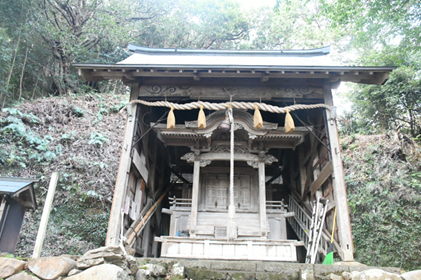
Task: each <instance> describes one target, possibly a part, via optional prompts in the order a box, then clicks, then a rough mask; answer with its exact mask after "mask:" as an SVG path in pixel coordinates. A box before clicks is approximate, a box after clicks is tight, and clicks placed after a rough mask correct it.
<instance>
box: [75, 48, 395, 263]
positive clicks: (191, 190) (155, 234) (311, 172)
mask: <svg viewBox="0 0 421 280" xmlns="http://www.w3.org/2000/svg"><path fill="white" fill-rule="evenodd" d="M129 48H130V49H131V50H132V51H133V52H134V53H133V55H132V56H130V57H128V58H127V59H126V60H124V61H122V62H120V63H117V64H110V65H109V64H107V65H106V64H76V65H75V67H76V68H78V70H79V74H80V75H81V76H82V78H83V79H84V80H85V81H103V80H107V79H122V81H123V82H124V84H125V85H127V86H129V87H130V88H131V94H130V100H128V101H130V103H129V104H128V106H127V114H128V118H127V122H126V128H125V133H124V140H123V144H122V154H121V158H120V165H119V170H118V175H117V180H116V186H115V192H114V198H113V205H112V209H111V214H110V221H109V226H108V232H107V239H106V244H107V245H117V244H119V243H120V242H124V243H125V244H126V247H127V248H132V249H133V250H132V253H133V254H136V255H138V256H147V257H159V256H161V257H175V258H177V257H178V258H204V259H228V260H235V259H236V260H269V261H293V262H295V261H298V262H304V261H305V259H306V257H305V256H306V250H307V249H308V248H309V246H310V243H313V242H315V241H310V239H311V238H310V234H311V231H312V229H311V216H312V210H313V206H314V203H315V199H316V198H321V199H324V200H325V201H328V203H327V209H326V214H325V218H324V220H323V221H322V225H321V229H320V230H321V233H320V236H321V238H320V241H319V242H320V245H318V250H317V252H318V253H317V254H318V256H317V257H318V258H319V259H322V258H323V256H324V255H325V254H326V252H327V250H328V247H329V244H330V242H331V234H332V227H333V219H334V211H332V210H334V209H335V208H336V210H337V218H336V225H337V227H336V229H335V230H334V231H333V232H334V239H333V245H334V250H335V252H336V253H337V254H338V256H339V257H340V258H341V259H342V260H344V261H352V260H353V244H352V234H351V226H350V219H349V211H348V205H347V198H346V186H345V182H344V174H343V167H342V161H341V153H340V146H339V141H338V131H337V124H336V114H335V108H334V107H332V106H333V101H332V89H334V88H336V87H338V85H339V84H340V82H341V81H349V82H355V83H364V84H383V83H384V82H385V81H386V80H387V78H388V76H389V73H390V72H391V71H392V70H393V68H391V67H347V66H340V65H336V64H335V63H333V62H331V61H329V58H328V54H329V52H330V48H329V47H325V48H321V49H314V50H290V51H222V50H186V49H154V48H143V47H138V46H134V45H130V46H129ZM157 101H161V103H156V102H157ZM148 102H149V103H148ZM154 102H155V103H154ZM206 102H207V103H208V107H206V106H203V104H205V103H206ZM231 102H239V103H242V104H243V105H244V106H246V105H247V106H248V105H250V104H254V105H253V106H255V105H256V104H257V107H259V106H260V107H259V108H260V112H259V114H261V118H262V120H263V121H262V123H261V125H259V126H256V120H255V116H256V115H255V116H253V114H256V112H255V110H253V109H250V106H249V107H247V108H246V107H241V106H243V105H241V106H240V105H238V106H237V107H235V106H234V105H231V106H230V104H234V103H231ZM171 104H173V105H174V106H173V105H171ZM189 104H196V105H195V106H193V105H192V106H193V107H189V106H190V105H189ZM209 104H210V105H209ZM212 104H219V106H222V107H221V108H220V109H218V110H212V108H214V107H212V106H211V105H212ZM221 104H225V105H221ZM315 104H318V105H320V106H319V107H317V106H313V107H311V106H310V105H315ZM199 105H200V108H199ZM297 105H302V106H301V107H300V106H297ZM180 106H184V107H183V108H187V107H189V108H190V109H188V110H184V109H181V107H180ZM294 106H295V107H294ZM174 107H176V108H175V109H174ZM203 107H204V109H203ZM298 107H300V108H301V109H297V108H298ZM315 107H316V108H315ZM170 108H173V109H174V110H171V111H170ZM177 108H179V109H177ZM201 108H202V109H201ZM206 108H208V109H206ZM265 108H269V109H265ZM270 108H272V109H270ZM273 108H275V109H276V110H274V109H273ZM285 108H290V109H291V108H292V109H291V112H290V113H291V117H292V119H293V121H294V124H295V129H294V130H293V131H292V132H286V131H285V128H284V123H285V119H286V114H285V113H287V114H289V112H287V111H288V110H285ZM200 110H204V111H203V112H204V114H205V120H202V124H201V125H202V126H201V128H199V126H200V125H199V124H198V114H199V115H200ZM169 111H170V112H169ZM228 111H229V112H228ZM279 112H282V113H279ZM168 114H174V116H175V125H173V126H171V125H169V124H167V123H166V122H165V119H167V118H168V119H170V118H173V116H172V115H171V116H169V115H168ZM228 117H229V118H228ZM199 119H200V117H199ZM227 119H229V120H230V121H229V122H228V124H229V127H228V130H227V129H226V128H225V129H224V128H223V127H222V126H221V123H223V122H224V121H227ZM231 120H232V121H231ZM231 131H232V132H233V133H232V134H231ZM232 164H233V165H232ZM122 235H123V238H122Z"/></svg>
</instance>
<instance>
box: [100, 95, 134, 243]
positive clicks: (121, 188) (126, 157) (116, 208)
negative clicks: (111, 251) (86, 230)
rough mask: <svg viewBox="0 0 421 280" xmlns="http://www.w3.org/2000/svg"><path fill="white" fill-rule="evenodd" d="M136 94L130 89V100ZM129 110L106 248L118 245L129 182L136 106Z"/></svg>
mask: <svg viewBox="0 0 421 280" xmlns="http://www.w3.org/2000/svg"><path fill="white" fill-rule="evenodd" d="M138 94H139V87H132V89H131V94H130V100H134V99H137V96H138ZM130 109H131V110H130ZM130 109H129V110H128V116H127V121H126V127H125V129H124V139H123V145H122V149H121V156H120V164H119V166H118V173H117V179H116V182H115V188H114V196H113V204H112V206H111V212H110V220H109V222H108V231H107V238H106V240H105V245H106V246H116V245H118V244H119V239H120V231H121V227H122V211H123V208H124V203H125V200H126V189H127V182H128V180H129V173H130V166H131V163H132V158H131V148H132V142H133V133H134V127H135V124H136V121H135V118H136V114H137V110H138V106H136V105H131V108H130ZM129 111H131V112H129Z"/></svg>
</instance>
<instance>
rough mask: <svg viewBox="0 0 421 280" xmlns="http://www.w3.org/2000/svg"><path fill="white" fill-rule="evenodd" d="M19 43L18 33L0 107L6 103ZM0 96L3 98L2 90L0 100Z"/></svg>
mask: <svg viewBox="0 0 421 280" xmlns="http://www.w3.org/2000/svg"><path fill="white" fill-rule="evenodd" d="M19 44H20V34H19V37H18V43H17V44H16V49H15V55H14V56H13V61H12V66H11V67H10V72H9V76H8V77H7V82H6V86H5V89H4V99H3V104H2V105H1V108H2V109H3V107H4V104H5V103H6V98H7V91H8V90H9V83H10V79H11V78H12V73H13V68H14V67H15V60H16V55H17V53H18V49H19ZM2 98H3V92H2V93H0V100H1V99H2Z"/></svg>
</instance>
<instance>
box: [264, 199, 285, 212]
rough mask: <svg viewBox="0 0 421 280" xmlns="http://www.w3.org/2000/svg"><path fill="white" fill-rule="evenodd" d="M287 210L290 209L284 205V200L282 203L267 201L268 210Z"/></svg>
mask: <svg viewBox="0 0 421 280" xmlns="http://www.w3.org/2000/svg"><path fill="white" fill-rule="evenodd" d="M285 208H288V205H285V204H284V200H282V201H275V200H267V201H266V209H279V210H285Z"/></svg>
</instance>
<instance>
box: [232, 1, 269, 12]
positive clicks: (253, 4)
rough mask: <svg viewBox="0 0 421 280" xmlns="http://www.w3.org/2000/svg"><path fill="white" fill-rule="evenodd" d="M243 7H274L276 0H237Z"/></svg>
mask: <svg viewBox="0 0 421 280" xmlns="http://www.w3.org/2000/svg"><path fill="white" fill-rule="evenodd" d="M237 2H238V3H240V4H241V6H243V7H244V8H245V9H248V10H250V9H252V8H258V7H263V6H269V7H275V4H276V0H237Z"/></svg>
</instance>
